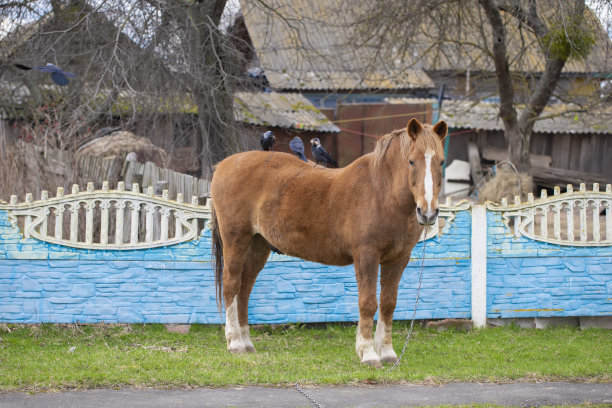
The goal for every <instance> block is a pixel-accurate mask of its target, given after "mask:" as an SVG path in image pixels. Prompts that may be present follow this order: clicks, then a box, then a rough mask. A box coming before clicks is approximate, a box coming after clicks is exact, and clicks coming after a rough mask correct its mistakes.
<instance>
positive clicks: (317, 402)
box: [295, 381, 323, 408]
mask: <svg viewBox="0 0 612 408" xmlns="http://www.w3.org/2000/svg"><path fill="white" fill-rule="evenodd" d="M295 389H296V390H298V392H300V394H302V395H303V396H305V397H306V398H308V400H309V401H310V402H312V404H313V405H314V406H315V407H317V408H323V405H321V403H320V402H319V401H317V400H316V399H314V398H312V396H311V395H310V394H309V393H307V392H306V391H304V390H303V389H302V388H300V386H299V385H298V382H297V381H296V382H295Z"/></svg>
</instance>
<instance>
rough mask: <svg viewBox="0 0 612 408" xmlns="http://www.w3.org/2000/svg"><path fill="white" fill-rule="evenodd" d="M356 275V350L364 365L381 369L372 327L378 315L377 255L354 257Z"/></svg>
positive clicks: (363, 254)
mask: <svg viewBox="0 0 612 408" xmlns="http://www.w3.org/2000/svg"><path fill="white" fill-rule="evenodd" d="M354 261H355V275H356V277H357V288H358V291H359V325H358V326H357V340H356V342H355V350H356V351H357V356H359V358H360V359H361V362H362V363H363V364H368V365H371V366H373V367H377V368H380V367H382V364H381V362H380V358H379V357H378V354H376V351H375V350H374V341H373V340H372V326H373V325H374V314H375V313H376V308H377V302H376V281H377V280H378V265H379V264H378V262H379V261H378V257H377V256H376V255H375V254H367V253H358V254H356V255H354Z"/></svg>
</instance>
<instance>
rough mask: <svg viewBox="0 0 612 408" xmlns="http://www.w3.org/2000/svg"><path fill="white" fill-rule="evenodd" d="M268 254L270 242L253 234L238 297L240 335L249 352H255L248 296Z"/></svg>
mask: <svg viewBox="0 0 612 408" xmlns="http://www.w3.org/2000/svg"><path fill="white" fill-rule="evenodd" d="M269 255H270V244H268V242H267V241H266V240H265V239H263V238H262V237H261V235H255V236H254V237H253V241H252V242H251V246H250V247H249V250H248V252H247V256H246V258H245V259H244V266H243V268H242V281H241V283H240V296H239V297H238V322H239V323H240V335H241V337H242V342H243V343H244V346H245V348H246V351H247V352H249V353H254V352H255V347H254V346H253V343H252V342H251V336H250V333H249V296H250V295H251V290H253V285H255V279H256V278H257V275H258V274H259V272H260V271H261V270H262V269H263V267H264V266H265V265H266V261H267V260H268V256H269Z"/></svg>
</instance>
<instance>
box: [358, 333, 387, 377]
mask: <svg viewBox="0 0 612 408" xmlns="http://www.w3.org/2000/svg"><path fill="white" fill-rule="evenodd" d="M355 350H356V351H357V355H358V356H359V358H360V359H361V362H362V363H363V364H368V365H371V366H373V367H382V364H381V363H380V358H379V357H378V354H376V350H374V341H373V340H372V339H366V338H364V337H363V336H362V335H361V330H360V327H359V326H357V340H356V341H355Z"/></svg>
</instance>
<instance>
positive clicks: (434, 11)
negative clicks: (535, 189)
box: [353, 0, 610, 171]
mask: <svg viewBox="0 0 612 408" xmlns="http://www.w3.org/2000/svg"><path fill="white" fill-rule="evenodd" d="M594 4H595V5H600V6H601V5H606V4H608V5H609V4H610V2H609V0H603V1H600V2H599V3H597V2H594ZM353 10H356V12H355V15H354V18H355V21H356V24H355V30H356V31H355V32H356V38H359V39H360V41H359V46H361V47H365V48H368V49H371V50H375V55H376V56H377V58H379V59H380V58H383V59H394V60H395V61H396V62H397V64H399V65H403V66H406V67H423V68H425V69H428V70H436V69H440V70H447V71H457V70H460V71H467V70H470V68H472V69H473V70H480V71H481V72H482V71H486V70H487V68H488V69H489V70H490V71H494V72H495V77H496V81H497V89H498V95H499V99H500V111H499V113H500V117H501V119H502V121H503V123H504V127H505V138H506V142H507V144H508V152H509V157H510V160H511V161H512V162H513V163H515V164H516V166H517V167H518V168H519V170H521V171H529V168H530V162H529V144H530V140H531V135H532V132H533V127H534V124H535V121H536V120H537V119H538V117H540V115H541V113H542V112H543V110H544V107H545V106H546V105H547V103H548V102H549V100H550V99H551V97H552V96H554V95H555V92H557V91H559V90H560V89H559V88H558V85H559V80H560V78H561V74H562V72H563V69H564V67H565V66H566V64H567V63H568V61H575V62H582V63H584V64H592V65H593V64H599V66H592V67H591V68H593V70H592V72H596V71H598V70H600V69H602V70H604V71H605V69H606V67H607V69H609V67H610V55H609V52H610V50H609V40H608V39H607V36H606V34H605V33H604V32H603V30H602V29H601V26H600V25H599V24H598V22H597V19H596V17H594V16H593V15H592V13H591V12H590V10H588V9H585V2H584V0H571V1H557V0H547V1H535V0H478V2H477V3H476V2H475V1H471V0H434V1H429V2H421V1H394V0H391V1H388V2H385V3H384V4H383V3H380V2H373V3H372V4H371V5H370V6H365V7H364V8H361V9H359V8H354V9H353ZM509 33H510V36H511V37H512V40H513V41H510V39H509ZM598 36H599V37H600V38H601V37H602V36H603V38H604V42H605V44H608V46H607V50H606V51H605V52H604V54H605V55H604V58H607V59H606V60H605V61H601V60H599V61H596V59H595V58H589V53H590V51H591V49H592V47H593V45H594V43H595V41H596V39H597V37H598ZM587 59H588V61H587ZM474 67H477V68H475V69H474ZM601 67H603V68H601ZM468 72H469V71H468ZM517 90H518V91H519V95H517ZM556 96H557V97H558V98H560V99H566V98H567V95H563V96H561V95H556ZM519 102H520V103H521V104H522V106H519Z"/></svg>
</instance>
